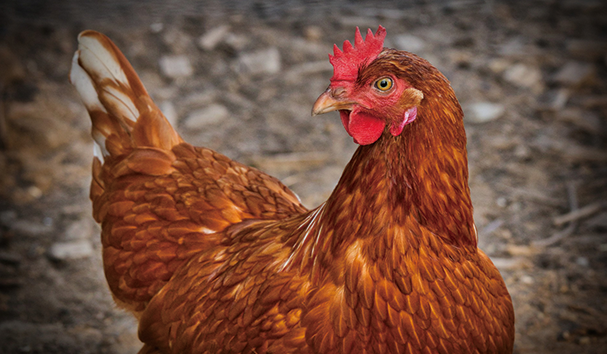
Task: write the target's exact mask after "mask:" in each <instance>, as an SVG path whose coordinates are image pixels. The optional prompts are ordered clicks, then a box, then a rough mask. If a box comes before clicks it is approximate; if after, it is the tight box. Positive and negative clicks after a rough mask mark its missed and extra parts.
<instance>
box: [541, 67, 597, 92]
mask: <svg viewBox="0 0 607 354" xmlns="http://www.w3.org/2000/svg"><path fill="white" fill-rule="evenodd" d="M594 74H595V68H594V65H592V64H591V63H584V62H577V61H570V62H568V63H566V64H565V65H563V66H562V67H561V68H560V69H559V70H558V71H557V72H556V73H555V74H554V75H553V76H552V82H555V83H557V84H561V85H564V86H574V87H579V86H582V85H583V84H585V83H588V82H591V81H592V79H593V78H594V77H595V75H594Z"/></svg>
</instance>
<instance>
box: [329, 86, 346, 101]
mask: <svg viewBox="0 0 607 354" xmlns="http://www.w3.org/2000/svg"><path fill="white" fill-rule="evenodd" d="M345 94H346V89H344V88H343V87H336V88H334V89H331V97H333V98H340V97H341V96H344V95H345Z"/></svg>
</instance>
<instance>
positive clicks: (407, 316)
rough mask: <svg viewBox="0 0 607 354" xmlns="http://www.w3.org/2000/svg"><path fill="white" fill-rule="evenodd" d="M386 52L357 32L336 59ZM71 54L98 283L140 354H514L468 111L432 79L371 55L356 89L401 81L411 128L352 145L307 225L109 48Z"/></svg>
mask: <svg viewBox="0 0 607 354" xmlns="http://www.w3.org/2000/svg"><path fill="white" fill-rule="evenodd" d="M380 29H381V28H380ZM384 36H385V30H384V31H379V30H378V32H377V33H376V34H375V35H373V33H372V32H369V33H368V34H367V39H366V41H365V40H363V39H362V36H361V34H360V32H359V31H357V33H356V35H355V39H354V46H352V45H351V44H350V43H349V42H346V43H345V44H344V49H343V52H342V51H340V50H339V48H337V47H336V49H335V52H334V54H335V56H334V57H332V60H338V59H339V60H343V59H344V58H347V57H348V56H350V57H352V56H353V55H359V54H360V53H361V52H360V50H361V49H364V48H366V47H367V46H369V48H371V47H373V48H375V47H377V46H378V43H379V42H378V41H381V42H383V37H384ZM79 41H80V46H79V50H78V52H77V53H76V55H75V56H74V60H73V66H72V71H71V81H72V83H73V84H74V86H75V87H76V89H77V90H78V91H79V93H80V94H81V97H82V99H83V102H84V104H85V106H86V107H87V109H88V111H89V114H90V116H91V120H92V123H93V127H92V135H93V137H94V139H95V141H96V144H97V145H96V147H95V157H94V159H93V179H92V182H91V192H90V195H91V199H92V201H93V212H94V217H95V219H96V220H97V221H98V222H100V223H101V225H102V232H101V241H102V245H103V261H104V270H105V274H106V278H107V281H108V284H109V286H110V289H111V291H112V294H113V296H114V298H115V300H116V302H117V303H118V304H119V305H121V306H123V307H125V308H126V309H129V310H131V311H132V312H134V314H135V315H136V316H137V318H138V319H139V337H140V339H141V340H142V341H143V342H144V343H145V345H144V346H143V348H142V349H141V351H140V353H147V354H152V353H153V354H160V353H475V352H476V353H511V352H512V348H513V340H514V325H513V323H514V315H513V309H512V302H511V300H510V296H509V294H508V291H507V289H506V287H505V284H504V282H503V280H502V278H501V276H500V274H499V272H498V271H497V269H496V268H495V267H494V265H493V264H492V263H491V261H490V259H489V258H488V257H487V256H486V255H485V254H484V253H483V252H482V251H480V250H479V249H478V248H477V234H476V228H475V227H474V222H473V219H472V205H471V201H470V194H469V189H468V184H467V178H468V172H467V157H466V148H465V147H466V137H465V133H464V130H463V119H462V111H461V108H460V106H459V103H458V102H457V99H456V98H455V95H454V93H453V90H452V89H451V88H450V86H449V83H448V81H447V80H446V79H445V78H444V76H442V75H441V74H440V73H439V72H438V71H437V70H436V69H435V68H434V67H432V66H431V65H430V64H429V63H427V62H426V61H424V60H423V59H421V58H418V57H416V56H414V55H412V54H409V53H406V52H397V51H394V50H389V49H384V50H381V46H379V47H378V48H377V53H375V52H373V53H371V54H372V56H374V57H373V58H371V59H369V58H367V59H369V60H368V61H366V60H363V61H362V62H363V63H364V65H361V66H357V69H356V70H357V73H356V75H360V77H359V78H358V79H360V80H362V79H364V80H366V78H373V77H376V76H377V75H382V74H385V72H388V73H390V74H391V75H395V76H396V77H404V78H406V79H407V82H408V84H409V85H410V86H411V87H415V90H417V91H419V92H414V91H406V92H414V95H413V96H415V97H414V98H415V99H416V101H415V102H421V103H420V104H419V105H418V106H416V107H417V118H416V119H415V121H412V122H407V124H406V125H404V127H403V129H402V133H400V134H397V135H394V134H393V133H391V132H390V127H386V129H385V130H384V131H383V133H382V136H381V137H380V138H379V140H377V141H376V142H375V143H373V144H369V145H365V146H361V147H359V148H358V150H357V151H356V152H355V154H354V156H353V157H352V160H351V161H350V163H349V164H348V165H347V166H346V168H345V170H344V173H343V175H342V177H341V179H340V181H339V183H338V185H337V186H336V188H335V190H334V191H333V193H332V194H331V196H330V197H329V199H328V200H327V202H325V203H324V204H322V205H321V206H319V207H318V208H316V209H313V210H307V209H305V208H304V207H303V206H302V205H301V204H300V202H299V200H298V198H297V197H296V196H295V194H293V193H292V192H291V191H290V190H288V189H287V188H286V187H285V186H284V185H283V184H281V183H280V182H279V181H278V180H276V179H275V178H272V177H270V176H268V175H266V174H264V173H262V172H260V171H258V170H256V169H254V168H250V167H247V166H244V165H242V164H240V163H238V162H235V161H232V160H230V159H228V158H227V157H225V156H223V155H221V154H219V153H217V152H214V151H212V150H209V149H205V148H197V147H193V146H191V145H189V144H187V143H185V142H184V141H183V140H182V139H181V138H180V137H179V135H178V134H177V133H176V132H175V130H174V129H173V128H172V127H171V126H170V125H169V123H168V121H167V120H166V119H165V118H164V116H163V115H162V113H161V112H160V111H159V110H158V108H157V107H156V106H155V105H154V103H153V102H152V101H151V99H150V98H149V96H148V95H147V92H146V91H145V88H144V87H143V85H142V84H141V82H140V81H139V79H138V77H137V75H136V74H135V72H134V70H133V68H132V67H131V66H130V64H128V62H127V61H126V59H125V58H124V56H123V55H122V54H121V53H120V51H119V50H118V49H117V48H116V46H115V45H114V44H113V43H112V42H111V41H110V40H109V39H107V37H105V36H103V35H101V34H99V33H97V32H93V31H86V32H83V33H82V34H81V35H80V36H79ZM357 50H358V51H359V52H357ZM336 58H337V59H336ZM340 58H341V59H340ZM361 58H362V57H361ZM359 59H360V58H359ZM362 59H365V58H362ZM361 78H362V79H361ZM358 79H357V80H358ZM422 98H423V101H422ZM406 99H411V100H413V98H406Z"/></svg>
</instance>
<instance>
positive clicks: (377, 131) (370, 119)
mask: <svg viewBox="0 0 607 354" xmlns="http://www.w3.org/2000/svg"><path fill="white" fill-rule="evenodd" d="M339 116H340V117H341V122H342V123H343V125H344V128H345V129H346V132H348V134H350V136H351V137H353V138H354V142H355V143H357V144H360V145H369V144H373V143H374V142H376V141H377V139H379V137H380V136H381V135H382V133H383V132H384V128H385V126H386V124H385V123H384V122H383V121H382V120H381V119H379V118H376V117H374V116H372V115H369V114H365V113H361V112H355V111H352V112H348V111H340V112H339Z"/></svg>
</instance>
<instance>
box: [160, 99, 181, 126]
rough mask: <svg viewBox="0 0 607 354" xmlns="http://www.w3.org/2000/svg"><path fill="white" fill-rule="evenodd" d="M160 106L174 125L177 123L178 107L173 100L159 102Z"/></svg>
mask: <svg viewBox="0 0 607 354" xmlns="http://www.w3.org/2000/svg"><path fill="white" fill-rule="evenodd" d="M158 108H160V111H161V112H162V114H164V116H165V117H166V119H167V120H168V121H169V123H171V125H172V126H173V127H175V126H176V124H177V109H175V105H174V104H173V102H171V101H162V102H160V103H159V104H158Z"/></svg>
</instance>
